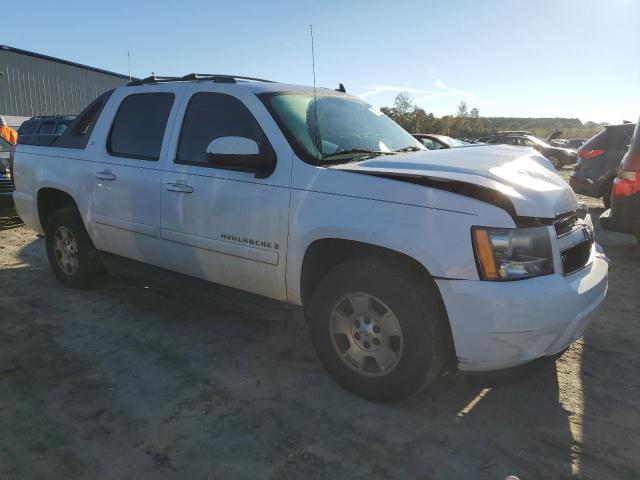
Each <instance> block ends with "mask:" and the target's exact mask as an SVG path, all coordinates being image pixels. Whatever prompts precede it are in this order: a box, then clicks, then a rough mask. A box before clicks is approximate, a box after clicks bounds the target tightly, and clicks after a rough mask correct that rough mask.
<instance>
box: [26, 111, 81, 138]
mask: <svg viewBox="0 0 640 480" xmlns="http://www.w3.org/2000/svg"><path fill="white" fill-rule="evenodd" d="M74 118H76V117H75V116H73V115H50V116H38V117H31V118H30V119H29V120H26V121H25V122H24V123H23V124H22V125H20V128H19V129H18V135H20V136H22V135H36V134H37V135H60V134H61V133H62V132H64V131H65V130H66V129H67V127H68V126H69V124H70V123H71V122H72V121H73V119H74Z"/></svg>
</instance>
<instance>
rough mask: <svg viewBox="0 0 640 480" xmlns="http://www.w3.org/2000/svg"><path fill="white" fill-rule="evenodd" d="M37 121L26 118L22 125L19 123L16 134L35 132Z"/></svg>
mask: <svg viewBox="0 0 640 480" xmlns="http://www.w3.org/2000/svg"><path fill="white" fill-rule="evenodd" d="M37 125H38V124H37V122H34V121H33V120H27V121H26V122H24V123H23V124H22V125H20V128H19V129H18V134H19V135H31V134H34V133H36V126H37Z"/></svg>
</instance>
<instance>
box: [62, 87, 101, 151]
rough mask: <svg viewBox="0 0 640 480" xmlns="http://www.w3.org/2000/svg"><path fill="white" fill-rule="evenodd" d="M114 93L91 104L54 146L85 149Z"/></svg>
mask: <svg viewBox="0 0 640 480" xmlns="http://www.w3.org/2000/svg"><path fill="white" fill-rule="evenodd" d="M112 93H113V90H110V91H108V92H106V93H104V94H102V95H100V96H99V97H98V98H96V99H95V100H94V101H93V102H91V103H90V104H89V106H87V108H85V109H84V110H83V111H82V112H81V113H80V114H79V115H78V116H77V117H76V118H75V120H74V121H73V122H72V123H71V124H70V125H69V128H67V129H66V130H65V131H64V133H63V134H62V135H60V137H58V139H57V140H56V141H55V142H54V145H55V146H56V147H61V148H76V149H82V148H85V147H86V146H87V143H88V142H89V137H91V132H92V131H93V127H94V125H95V124H96V121H97V120H98V117H99V116H100V112H101V111H102V107H104V105H105V103H107V100H108V99H109V97H110V96H111V94H112Z"/></svg>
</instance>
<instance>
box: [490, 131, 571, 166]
mask: <svg viewBox="0 0 640 480" xmlns="http://www.w3.org/2000/svg"><path fill="white" fill-rule="evenodd" d="M487 143H497V144H502V145H516V146H520V147H533V148H535V149H536V150H537V151H538V152H540V153H541V154H542V155H543V156H544V157H545V158H546V159H547V160H549V161H550V162H551V164H552V165H553V166H554V167H555V168H562V167H564V166H565V165H572V164H574V163H575V162H576V152H575V151H574V150H570V149H568V148H562V147H554V146H553V145H549V144H548V143H547V142H545V141H544V140H540V139H539V138H537V137H534V136H533V135H528V134H522V133H504V134H501V133H498V134H497V135H494V136H493V137H491V138H489V139H488V140H487Z"/></svg>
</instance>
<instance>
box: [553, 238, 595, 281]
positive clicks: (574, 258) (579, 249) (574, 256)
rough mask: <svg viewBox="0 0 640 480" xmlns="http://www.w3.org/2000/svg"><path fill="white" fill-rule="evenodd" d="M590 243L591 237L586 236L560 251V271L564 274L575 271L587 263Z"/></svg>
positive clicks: (591, 241)
mask: <svg viewBox="0 0 640 480" xmlns="http://www.w3.org/2000/svg"><path fill="white" fill-rule="evenodd" d="M592 245H593V238H587V239H586V240H585V241H584V242H580V243H578V244H577V245H574V246H573V247H571V248H567V249H566V250H563V251H562V252H561V256H562V271H563V272H564V274H565V275H570V274H572V273H574V272H577V271H578V270H580V269H581V268H582V267H584V266H585V265H586V264H587V262H588V261H589V257H590V256H591V247H592Z"/></svg>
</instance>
